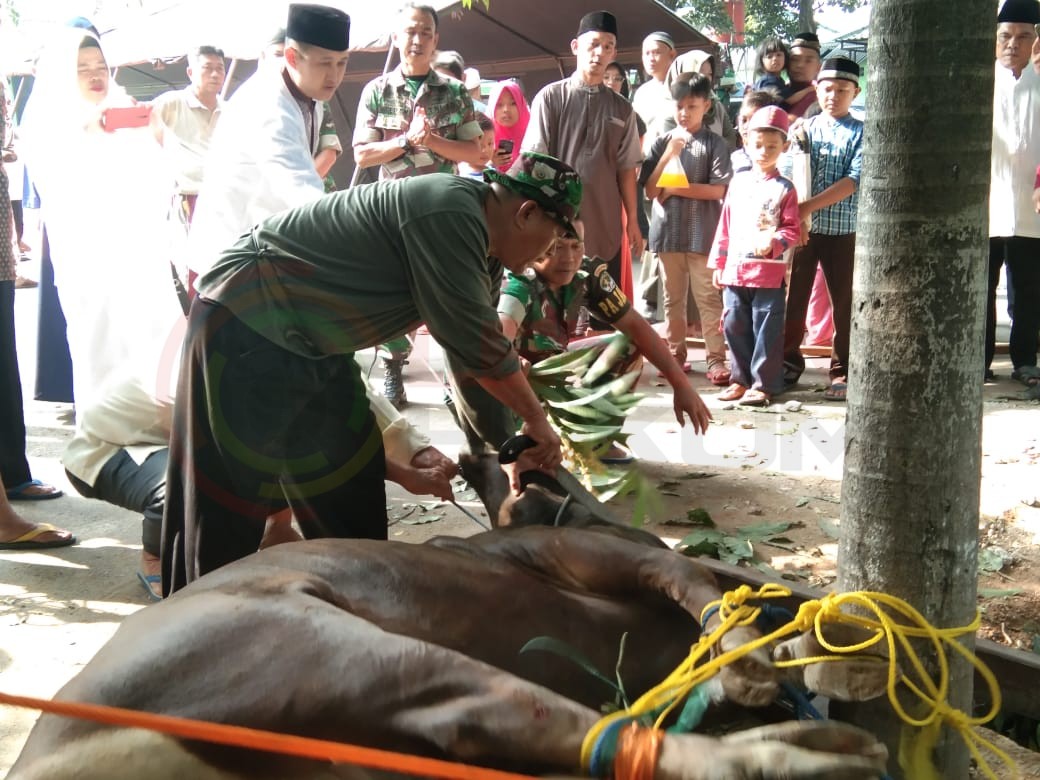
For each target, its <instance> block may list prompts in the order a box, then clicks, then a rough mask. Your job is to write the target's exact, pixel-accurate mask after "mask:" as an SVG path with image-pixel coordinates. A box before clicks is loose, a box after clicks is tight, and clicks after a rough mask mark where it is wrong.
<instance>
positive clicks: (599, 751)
mask: <svg viewBox="0 0 1040 780" xmlns="http://www.w3.org/2000/svg"><path fill="white" fill-rule="evenodd" d="M633 721H635V718H624V719H619V720H617V721H616V722H614V723H611V724H610V725H609V726H607V727H606V728H605V729H603V732H602V733H601V734H600V735H599V737H598V738H597V739H596V744H595V745H593V746H592V757H591V758H590V759H589V774H590V775H591V776H592V777H610V776H611V775H612V774H614V754H615V753H616V752H617V738H618V733H619V732H620V731H621V729H623V728H624V727H625V726H627V725H628V724H630V723H632V722H633Z"/></svg>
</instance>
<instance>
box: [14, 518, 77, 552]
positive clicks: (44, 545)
mask: <svg viewBox="0 0 1040 780" xmlns="http://www.w3.org/2000/svg"><path fill="white" fill-rule="evenodd" d="M63 530H65V529H63V528H58V527H57V526H54V525H51V524H50V523H37V524H36V527H35V528H33V529H32V530H31V531H27V532H25V533H24V534H22V535H21V536H19V537H18V538H17V539H12V540H11V541H9V542H0V550H46V549H49V548H52V547H68V546H69V545H73V544H75V543H76V537H75V536H69V538H68V539H52V540H51V541H49V542H38V541H36V538H37V537H38V536H42V535H43V534H45V533H47V532H48V531H63Z"/></svg>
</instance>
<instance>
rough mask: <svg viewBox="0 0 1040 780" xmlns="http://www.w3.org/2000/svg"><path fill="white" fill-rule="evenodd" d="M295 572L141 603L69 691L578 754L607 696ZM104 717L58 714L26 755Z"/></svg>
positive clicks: (478, 750)
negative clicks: (364, 608) (539, 676)
mask: <svg viewBox="0 0 1040 780" xmlns="http://www.w3.org/2000/svg"><path fill="white" fill-rule="evenodd" d="M289 576H291V575H284V574H283V575H281V576H280V577H270V578H266V579H263V578H261V579H260V580H253V581H243V582H242V584H241V587H239V588H238V589H237V590H235V591H233V592H221V591H202V592H199V593H190V592H189V593H186V594H185V596H184V597H182V598H175V599H172V600H170V601H168V602H166V603H164V604H162V605H158V606H156V607H153V608H151V609H149V610H145V611H142V612H140V613H137V614H136V615H134V616H133V617H131V618H130V619H128V620H127V621H126V623H124V625H123V627H121V628H120V630H119V631H118V632H117V633H116V635H115V636H114V637H113V639H112V640H111V641H110V642H109V643H108V644H107V645H106V646H105V647H104V648H102V650H101V651H100V652H99V653H98V655H97V656H96V657H95V659H94V660H93V661H91V663H90V664H88V666H87V667H86V668H85V669H84V670H83V672H81V673H80V675H79V676H77V677H76V678H75V679H73V680H72V682H70V683H69V684H68V685H67V686H66V687H65V688H64V689H63V690H62V691H61V692H60V694H59V697H60V698H62V699H71V700H78V701H91V702H96V703H102V704H111V705H115V706H121V707H128V708H132V709H142V710H147V711H152V712H160V713H165V714H170V715H177V716H183V717H189V718H198V719H202V720H210V721H215V722H220V723H233V724H237V725H243V726H249V727H253V728H260V729H268V730H272V731H279V732H286V733H296V734H303V735H308V736H314V737H318V738H323V739H330V740H336V741H343V742H357V743H360V744H365V745H369V746H374V747H383V748H387V749H399V750H404V751H406V752H413V753H418V754H426V755H443V756H449V757H454V758H457V759H460V760H463V761H472V762H476V763H495V764H504V765H519V764H523V765H526V766H531V765H534V766H544V767H555V768H559V769H564V770H566V769H570V768H573V767H574V766H575V765H576V764H577V761H578V756H579V752H580V745H581V739H582V737H583V735H584V734H585V733H586V731H587V730H588V729H589V728H590V727H591V726H592V724H593V723H595V722H596V720H597V718H598V714H597V713H596V712H595V711H594V710H591V709H588V708H586V707H584V706H581V705H579V704H576V703H574V702H572V701H570V700H568V699H565V698H563V697H562V696H560V695H558V694H556V693H553V692H552V691H550V690H548V689H546V688H542V687H540V686H537V685H534V684H532V683H528V682H526V681H523V680H521V679H519V678H517V677H514V676H512V675H510V674H508V673H506V672H503V671H500V670H498V669H496V668H494V667H492V666H489V665H487V664H484V663H481V662H479V661H475V660H473V659H471V658H468V657H466V656H464V655H462V654H461V653H458V652H455V651H452V650H448V649H445V648H443V647H439V646H437V645H433V644H430V643H428V642H424V641H420V640H416V639H412V638H409V637H405V636H401V635H398V634H391V633H387V632H385V631H383V630H381V629H379V628H378V627H376V626H375V625H373V624H372V623H369V622H368V621H366V620H364V619H362V618H359V617H357V616H355V615H353V614H350V613H348V612H346V611H344V610H343V609H341V608H339V607H337V606H335V605H334V604H333V603H331V601H332V599H333V596H332V595H331V594H330V593H328V592H326V589H325V586H324V585H323V584H322V583H321V582H320V581H307V580H305V579H303V578H299V577H296V578H294V579H288V577H289ZM287 580H288V581H287ZM101 728H102V727H96V726H94V725H92V724H84V723H77V722H66V721H64V720H62V719H59V718H54V717H51V716H44V717H42V718H41V720H40V722H39V723H38V724H37V727H36V729H34V732H33V734H32V735H31V736H30V738H29V742H28V743H27V745H26V749H25V751H24V752H23V755H22V756H21V758H20V759H19V762H18V764H17V765H16V768H18V769H24V768H26V767H28V766H30V765H31V764H32V763H33V761H34V760H38V759H42V758H44V757H46V756H47V755H48V754H50V753H53V752H55V751H56V749H57V748H58V747H59V746H60V745H62V744H64V743H66V742H71V741H75V740H77V739H80V738H83V737H85V736H89V735H91V734H92V733H94V732H97V731H98V730H99V729H101ZM199 754H200V755H205V756H208V757H209V760H210V763H213V764H215V765H217V766H219V767H221V768H227V767H235V766H239V765H240V764H241V763H242V756H241V754H239V753H237V752H235V753H234V754H233V755H229V754H228V751H226V750H224V749H216V750H213V749H209V748H200V749H199ZM13 776H14V777H17V776H18V775H17V774H15V775H13Z"/></svg>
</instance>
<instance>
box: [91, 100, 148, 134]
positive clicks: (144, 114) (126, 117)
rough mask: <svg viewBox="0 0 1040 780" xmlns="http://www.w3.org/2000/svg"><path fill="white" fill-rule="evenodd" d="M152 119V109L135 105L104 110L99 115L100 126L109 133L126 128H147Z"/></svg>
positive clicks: (142, 105)
mask: <svg viewBox="0 0 1040 780" xmlns="http://www.w3.org/2000/svg"><path fill="white" fill-rule="evenodd" d="M151 117H152V107H151V106H149V105H144V104H141V105H136V106H126V107H122V106H120V107H115V106H113V107H112V108H106V109H105V110H104V111H103V112H102V114H101V126H102V127H103V128H104V129H105V132H107V133H111V132H114V131H116V130H122V129H124V128H127V127H147V126H148V123H149V121H150V120H151Z"/></svg>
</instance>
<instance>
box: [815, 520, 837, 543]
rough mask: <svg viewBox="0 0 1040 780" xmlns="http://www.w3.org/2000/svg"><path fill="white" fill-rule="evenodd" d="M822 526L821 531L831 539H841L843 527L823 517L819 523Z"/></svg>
mask: <svg viewBox="0 0 1040 780" xmlns="http://www.w3.org/2000/svg"><path fill="white" fill-rule="evenodd" d="M816 522H817V523H819V525H820V530H821V531H823V532H824V533H825V534H827V536H829V537H830V538H831V539H835V540H837V539H840V538H841V527H840V526H839V525H838V524H837V523H836V522H834V521H833V520H828V519H827V518H826V517H821V518H819V519H818V520H817V521H816Z"/></svg>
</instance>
